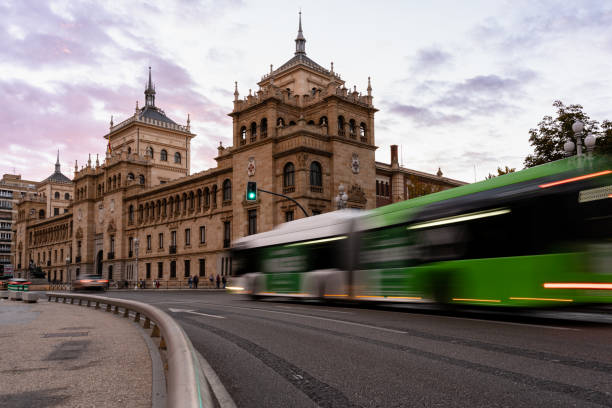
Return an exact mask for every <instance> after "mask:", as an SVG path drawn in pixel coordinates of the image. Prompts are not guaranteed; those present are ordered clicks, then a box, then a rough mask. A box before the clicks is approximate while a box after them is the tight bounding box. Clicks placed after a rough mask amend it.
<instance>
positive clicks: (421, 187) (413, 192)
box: [408, 175, 442, 198]
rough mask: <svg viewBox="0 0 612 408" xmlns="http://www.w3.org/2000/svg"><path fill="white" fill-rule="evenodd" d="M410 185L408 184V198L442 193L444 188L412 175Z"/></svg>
mask: <svg viewBox="0 0 612 408" xmlns="http://www.w3.org/2000/svg"><path fill="white" fill-rule="evenodd" d="M409 180H410V183H409V184H408V197H409V198H416V197H420V196H424V195H427V194H431V193H437V192H438V191H442V186H441V185H439V184H435V183H427V182H424V181H421V180H420V179H419V178H418V177H415V176H414V175H410V177H409Z"/></svg>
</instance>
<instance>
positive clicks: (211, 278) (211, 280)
mask: <svg viewBox="0 0 612 408" xmlns="http://www.w3.org/2000/svg"><path fill="white" fill-rule="evenodd" d="M208 280H209V281H210V287H211V288H212V287H213V286H215V284H214V283H213V282H214V278H213V276H212V274H211V275H210V276H209V277H208Z"/></svg>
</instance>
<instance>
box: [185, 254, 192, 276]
mask: <svg viewBox="0 0 612 408" xmlns="http://www.w3.org/2000/svg"><path fill="white" fill-rule="evenodd" d="M190 276H191V261H190V260H189V259H185V277H186V278H188V277H190Z"/></svg>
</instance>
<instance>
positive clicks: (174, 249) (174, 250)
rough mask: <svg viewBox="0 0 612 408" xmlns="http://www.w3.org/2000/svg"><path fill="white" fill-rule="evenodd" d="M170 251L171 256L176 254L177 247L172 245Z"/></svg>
mask: <svg viewBox="0 0 612 408" xmlns="http://www.w3.org/2000/svg"><path fill="white" fill-rule="evenodd" d="M169 249H170V253H171V254H176V245H170V248H169Z"/></svg>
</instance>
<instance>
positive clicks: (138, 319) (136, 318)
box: [134, 312, 140, 323]
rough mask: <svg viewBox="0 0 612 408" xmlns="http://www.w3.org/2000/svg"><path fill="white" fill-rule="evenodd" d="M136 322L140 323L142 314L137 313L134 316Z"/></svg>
mask: <svg viewBox="0 0 612 408" xmlns="http://www.w3.org/2000/svg"><path fill="white" fill-rule="evenodd" d="M134 321H135V322H137V323H140V312H136V315H135V316H134Z"/></svg>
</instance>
